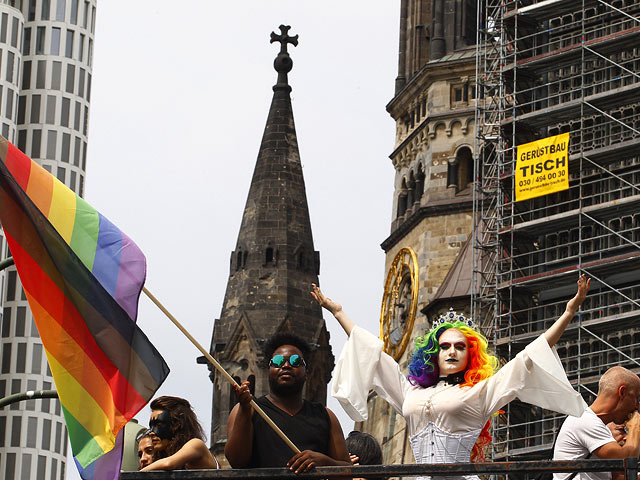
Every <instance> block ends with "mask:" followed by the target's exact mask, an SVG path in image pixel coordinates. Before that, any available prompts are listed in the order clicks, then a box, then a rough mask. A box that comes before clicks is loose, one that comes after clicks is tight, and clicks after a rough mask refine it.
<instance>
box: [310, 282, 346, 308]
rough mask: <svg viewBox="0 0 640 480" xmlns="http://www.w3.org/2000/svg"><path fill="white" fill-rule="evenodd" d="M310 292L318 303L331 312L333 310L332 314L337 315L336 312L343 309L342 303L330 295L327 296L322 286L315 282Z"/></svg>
mask: <svg viewBox="0 0 640 480" xmlns="http://www.w3.org/2000/svg"><path fill="white" fill-rule="evenodd" d="M309 293H311V296H312V297H313V299H314V300H315V301H316V302H318V305H320V306H321V307H322V308H326V309H327V310H329V312H331V314H332V315H335V314H336V313H338V312H340V311H341V310H342V305H340V304H339V303H337V302H334V301H333V300H331V299H330V298H329V297H325V296H324V294H323V293H322V291H321V290H320V288H318V286H317V285H316V284H315V283H312V284H311V292H309Z"/></svg>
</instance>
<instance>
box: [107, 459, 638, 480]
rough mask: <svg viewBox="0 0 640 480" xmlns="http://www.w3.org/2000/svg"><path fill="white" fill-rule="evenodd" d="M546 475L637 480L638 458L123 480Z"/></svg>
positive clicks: (135, 475) (124, 479) (126, 478)
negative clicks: (594, 475) (599, 475)
mask: <svg viewBox="0 0 640 480" xmlns="http://www.w3.org/2000/svg"><path fill="white" fill-rule="evenodd" d="M543 472H548V473H550V472H562V473H572V472H624V473H625V476H626V478H627V480H637V477H638V459H637V458H625V459H619V460H573V461H552V460H538V461H528V462H495V463H443V464H432V465H362V466H351V467H318V468H316V469H314V470H312V471H311V472H308V473H301V474H299V475H296V474H294V473H292V472H290V471H289V470H287V469H285V468H257V469H228V470H174V471H166V472H165V471H157V472H122V475H121V477H120V478H121V480H160V479H162V480H170V479H172V480H186V479H200V478H216V479H223V478H230V479H252V478H256V479H261V480H271V479H281V478H291V479H293V478H295V479H299V480H307V479H320V478H368V479H369V478H370V479H373V478H388V477H417V476H438V477H444V476H449V477H450V476H460V475H473V474H488V475H491V474H494V475H501V474H502V475H504V474H516V473H533V474H535V473H543Z"/></svg>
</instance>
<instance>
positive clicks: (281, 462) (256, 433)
mask: <svg viewBox="0 0 640 480" xmlns="http://www.w3.org/2000/svg"><path fill="white" fill-rule="evenodd" d="M256 403H257V404H258V405H259V406H260V407H262V409H263V410H264V411H265V413H266V414H267V415H268V416H269V418H271V420H273V421H274V423H275V424H276V425H278V427H280V429H281V430H282V431H283V432H284V433H285V434H286V435H287V437H289V439H290V440H291V441H292V442H293V443H294V444H295V445H296V447H298V448H299V449H300V451H303V450H313V451H314V452H319V453H324V454H325V455H328V454H329V437H330V435H331V422H330V420H329V414H328V413H327V409H326V408H325V407H324V406H323V405H322V404H320V403H314V402H308V401H307V400H303V404H302V409H301V410H300V411H299V412H298V413H296V414H295V415H293V416H291V415H289V414H288V413H287V412H284V411H282V410H280V409H279V408H278V407H276V406H275V405H274V404H273V403H271V402H270V401H269V400H268V399H267V397H266V396H264V397H261V398H258V399H257V400H256ZM252 421H253V450H252V453H251V460H250V461H249V465H247V468H266V467H285V466H286V465H287V462H288V461H289V460H290V459H291V457H293V455H294V453H293V451H292V450H291V449H290V448H289V447H288V446H287V444H286V443H285V442H284V440H282V439H281V438H280V437H279V436H278V434H277V433H276V432H274V431H273V429H272V428H271V427H270V426H269V425H268V424H267V422H265V421H264V420H263V419H262V417H261V416H260V415H258V414H257V413H255V412H254V414H253V418H252Z"/></svg>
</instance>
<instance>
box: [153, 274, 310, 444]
mask: <svg viewBox="0 0 640 480" xmlns="http://www.w3.org/2000/svg"><path fill="white" fill-rule="evenodd" d="M142 291H143V292H144V293H145V295H146V296H147V297H149V299H150V300H151V301H152V302H153V303H155V304H156V306H157V307H158V308H159V309H160V310H162V312H163V313H164V314H165V315H166V316H167V317H169V320H171V321H172V322H173V324H174V325H175V326H176V327H178V329H179V330H180V331H181V332H182V333H183V334H184V335H185V336H186V337H187V338H188V339H189V340H191V343H193V344H194V345H195V346H196V348H197V349H198V350H200V352H201V353H202V354H203V355H204V356H205V357H206V359H207V360H208V361H209V363H211V365H213V366H214V367H215V369H216V370H218V372H220V373H221V374H222V376H223V377H224V378H226V379H227V380H228V381H229V382H231V384H232V385H238V382H236V381H235V380H234V378H233V377H232V376H231V375H229V373H227V371H226V370H225V369H224V368H223V367H222V365H220V364H219V363H218V361H217V360H216V359H215V358H213V357H212V356H211V354H210V353H209V352H207V351H206V350H205V349H204V348H202V345H200V344H199V343H198V341H197V340H196V339H195V338H193V336H192V335H191V334H190V333H189V332H188V331H187V330H186V329H185V328H184V327H183V326H182V325H181V324H180V322H178V320H176V318H175V317H174V316H173V315H171V313H170V312H169V311H168V310H167V309H166V308H164V305H162V304H161V303H160V301H159V300H158V299H157V298H156V297H154V296H153V294H152V293H151V292H150V291H149V290H147V287H145V286H143V287H142ZM251 406H252V407H253V409H254V410H255V411H256V413H257V414H258V415H260V416H261V417H262V418H263V419H264V421H265V422H267V423H268V424H269V426H270V427H271V428H273V430H274V431H275V432H276V433H277V434H278V435H279V436H280V438H282V440H284V442H285V443H286V444H287V445H288V446H289V448H290V449H291V450H293V451H294V453H300V449H299V448H298V447H296V446H295V444H294V443H293V442H292V441H291V440H289V437H287V436H286V435H285V433H284V432H283V431H282V430H280V428H279V427H278V426H277V425H276V424H275V423H273V420H271V419H270V418H269V416H268V415H267V414H266V413H265V412H264V410H262V408H260V407H259V406H258V404H257V403H256V402H255V400H254V399H253V398H252V399H251Z"/></svg>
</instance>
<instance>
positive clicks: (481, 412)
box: [331, 327, 587, 463]
mask: <svg viewBox="0 0 640 480" xmlns="http://www.w3.org/2000/svg"><path fill="white" fill-rule="evenodd" d="M382 346H383V344H382V341H381V340H380V339H379V338H377V337H375V336H373V335H372V334H370V333H369V332H367V331H366V330H364V329H362V328H360V327H354V329H353V330H352V332H351V335H350V336H349V340H348V341H347V344H346V345H345V348H344V349H343V351H342V353H341V354H340V358H339V359H338V362H337V364H336V367H335V369H334V371H333V384H332V389H331V393H332V395H333V396H334V397H335V398H337V399H338V401H339V402H340V404H341V405H342V407H343V408H344V410H345V411H346V412H347V414H348V415H349V416H350V417H351V418H352V419H353V420H354V421H357V422H360V421H364V420H366V419H367V396H368V394H369V391H370V390H375V391H376V392H377V393H378V395H380V396H381V397H382V398H384V399H385V400H386V401H387V402H389V403H390V404H391V405H392V406H393V408H394V409H395V410H396V411H397V412H399V413H400V414H402V416H403V417H404V418H405V420H406V421H407V424H408V427H409V438H410V441H411V446H412V449H413V453H414V456H415V459H416V462H417V463H456V462H469V461H470V454H471V449H472V448H473V445H474V444H475V441H476V439H477V438H478V435H479V434H480V431H481V430H482V428H483V427H484V425H485V423H486V422H487V420H488V419H489V418H490V417H491V415H493V414H494V413H496V412H497V411H498V410H499V409H500V408H501V407H503V406H504V405H506V404H507V403H508V402H510V401H511V400H513V399H514V398H516V397H518V398H519V399H520V400H522V401H523V402H527V403H531V404H533V405H537V406H539V407H542V408H546V409H549V410H554V411H557V412H560V413H564V414H567V415H573V416H577V417H579V416H580V415H582V412H584V410H585V408H586V407H587V405H586V403H585V402H584V400H583V399H582V397H581V396H580V394H578V393H577V392H576V391H575V390H574V389H573V388H572V387H571V384H570V383H569V381H568V379H567V376H566V374H565V372H564V369H563V368H562V364H561V363H560V359H559V358H558V355H557V354H556V352H555V350H553V349H551V348H550V347H549V344H548V343H547V341H546V339H545V338H544V337H543V336H541V337H539V338H538V339H536V340H535V341H533V342H532V343H531V344H529V345H528V346H527V347H526V348H525V349H524V351H522V352H520V353H519V354H518V355H517V356H516V357H515V358H514V359H513V360H511V361H510V362H508V363H507V364H505V365H504V366H503V367H502V368H501V369H500V370H499V371H498V372H497V373H496V374H495V375H493V376H492V377H490V378H488V379H487V380H484V381H482V382H479V383H478V384H476V385H474V386H473V387H461V386H460V385H450V384H447V383H446V382H444V381H440V382H439V383H437V384H436V385H434V386H432V387H428V388H423V387H419V386H414V385H411V383H409V381H408V380H407V378H406V376H405V375H404V374H402V372H401V371H400V367H399V366H398V364H397V363H396V362H395V361H394V360H393V359H392V358H391V357H390V356H389V355H387V354H386V353H384V352H383V351H382Z"/></svg>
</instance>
